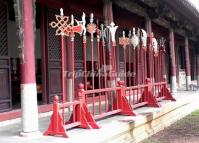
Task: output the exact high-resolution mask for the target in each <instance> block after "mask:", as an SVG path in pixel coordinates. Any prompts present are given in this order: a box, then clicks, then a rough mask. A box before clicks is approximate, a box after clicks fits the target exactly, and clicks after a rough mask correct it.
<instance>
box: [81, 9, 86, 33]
mask: <svg viewBox="0 0 199 143" xmlns="http://www.w3.org/2000/svg"><path fill="white" fill-rule="evenodd" d="M82 27H83V35H84V36H86V14H85V13H84V12H83V14H82Z"/></svg>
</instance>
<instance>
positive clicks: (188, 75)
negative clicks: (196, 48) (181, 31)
mask: <svg viewBox="0 0 199 143" xmlns="http://www.w3.org/2000/svg"><path fill="white" fill-rule="evenodd" d="M185 62H186V63H185V64H186V89H187V90H189V85H190V84H191V65H190V57H189V39H188V37H185Z"/></svg>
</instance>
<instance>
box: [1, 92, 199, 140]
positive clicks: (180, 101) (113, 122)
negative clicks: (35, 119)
mask: <svg viewBox="0 0 199 143" xmlns="http://www.w3.org/2000/svg"><path fill="white" fill-rule="evenodd" d="M197 94H199V92H198V91H184V90H180V91H178V93H177V94H176V95H175V98H176V99H177V101H176V102H172V101H162V102H160V104H161V106H162V107H161V108H152V107H142V108H138V109H136V110H135V111H136V112H137V113H138V116H120V115H115V116H111V117H109V118H106V119H103V120H100V121H98V122H97V123H98V124H99V125H100V126H101V128H100V129H91V130H86V129H79V128H74V129H72V130H69V131H67V134H68V136H69V138H62V137H53V136H42V134H41V135H39V134H36V135H33V136H29V137H21V136H19V134H20V126H21V124H20V122H19V123H15V124H11V125H7V126H2V127H0V142H1V143H13V142H14V143H23V142H24V143H47V142H48V143H84V142H85V143H101V142H114V143H117V142H120V143H122V142H123V143H126V142H132V140H129V141H128V138H126V139H125V138H123V139H120V140H115V141H111V140H114V139H115V138H117V137H118V136H119V135H120V133H125V132H130V131H131V130H133V127H130V123H131V125H132V123H133V126H139V125H141V124H143V123H147V116H146V115H148V114H149V113H151V114H152V115H153V116H152V117H156V116H159V114H162V115H163V114H164V113H163V112H165V111H166V110H169V111H172V110H173V109H174V108H177V107H180V106H183V105H185V104H189V103H191V102H194V101H199V96H197ZM168 107H169V108H168ZM194 108H199V105H198V107H195V106H194ZM186 112H187V113H191V112H192V111H191V110H190V112H189V111H188V110H187V111H186ZM30 124H31V123H30ZM48 124H49V117H43V118H40V119H39V127H40V131H41V133H43V132H44V131H45V130H46V129H47V127H48ZM131 138H133V137H132V136H131ZM121 140H122V141H121ZM135 142H136V141H135Z"/></svg>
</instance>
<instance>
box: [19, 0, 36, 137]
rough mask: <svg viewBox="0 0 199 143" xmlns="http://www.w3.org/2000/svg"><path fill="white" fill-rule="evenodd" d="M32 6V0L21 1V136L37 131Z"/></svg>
mask: <svg viewBox="0 0 199 143" xmlns="http://www.w3.org/2000/svg"><path fill="white" fill-rule="evenodd" d="M33 4H34V1H33V0H22V16H23V18H22V20H23V21H22V22H23V30H24V41H23V45H24V47H23V52H22V54H23V59H22V62H21V107H22V133H21V134H22V135H27V133H28V134H29V133H33V132H37V131H38V109H37V90H36V79H35V54H34V52H35V50H34V48H35V42H34V41H35V38H34V21H33V20H34V15H33Z"/></svg>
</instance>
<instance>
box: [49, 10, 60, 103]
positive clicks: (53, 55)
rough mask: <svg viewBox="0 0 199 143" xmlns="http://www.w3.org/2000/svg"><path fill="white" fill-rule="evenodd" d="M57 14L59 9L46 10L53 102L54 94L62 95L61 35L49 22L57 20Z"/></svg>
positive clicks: (50, 89)
mask: <svg viewBox="0 0 199 143" xmlns="http://www.w3.org/2000/svg"><path fill="white" fill-rule="evenodd" d="M55 14H59V9H51V8H47V11H46V21H47V22H46V23H47V25H46V27H47V33H46V45H47V47H46V55H47V70H46V72H47V85H46V86H47V96H48V97H47V99H48V102H49V103H51V102H52V101H53V96H54V95H58V96H60V97H61V95H62V82H61V44H60V36H56V35H55V29H53V28H51V27H50V25H49V23H50V22H51V21H54V20H55Z"/></svg>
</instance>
